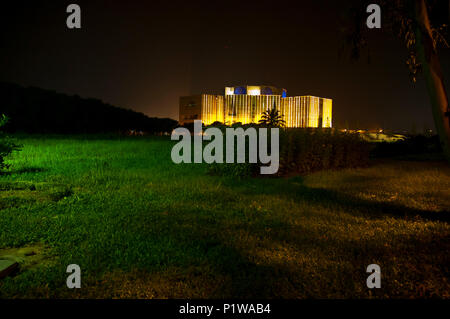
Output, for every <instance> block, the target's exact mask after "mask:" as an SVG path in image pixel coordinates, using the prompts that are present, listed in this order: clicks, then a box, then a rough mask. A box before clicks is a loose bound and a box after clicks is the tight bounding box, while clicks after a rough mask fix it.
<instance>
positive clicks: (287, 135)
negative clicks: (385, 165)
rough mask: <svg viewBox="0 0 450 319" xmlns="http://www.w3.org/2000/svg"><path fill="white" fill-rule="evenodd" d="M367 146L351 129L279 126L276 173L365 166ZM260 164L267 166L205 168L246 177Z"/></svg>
mask: <svg viewBox="0 0 450 319" xmlns="http://www.w3.org/2000/svg"><path fill="white" fill-rule="evenodd" d="M245 128H246V127H244V129H245ZM268 145H270V142H269V143H268ZM370 148H371V147H370V144H369V143H367V142H365V141H364V140H362V139H361V138H360V137H359V135H358V134H354V133H344V132H339V131H337V130H334V129H312V128H295V129H280V168H279V171H278V175H287V174H291V173H296V174H308V173H311V172H315V171H319V170H326V169H341V168H353V167H363V166H367V165H368V161H369V154H370ZM247 151H248V149H247ZM246 158H247V159H248V157H247V156H246ZM262 165H264V166H266V164H261V163H256V164H251V163H244V164H238V163H234V164H228V163H223V164H217V163H214V164H211V165H209V167H208V171H209V173H210V174H214V175H223V176H235V177H248V176H255V175H258V174H259V171H260V170H259V168H260V167H261V166H262Z"/></svg>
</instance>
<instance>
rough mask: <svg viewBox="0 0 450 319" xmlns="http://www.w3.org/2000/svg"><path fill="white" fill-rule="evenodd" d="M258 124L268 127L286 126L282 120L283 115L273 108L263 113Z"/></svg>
mask: <svg viewBox="0 0 450 319" xmlns="http://www.w3.org/2000/svg"><path fill="white" fill-rule="evenodd" d="M258 123H259V124H262V125H266V126H270V127H285V126H286V121H285V120H283V115H281V113H280V111H278V110H277V109H275V108H272V109H271V110H266V111H264V112H263V113H262V116H261V119H260V120H259V122H258Z"/></svg>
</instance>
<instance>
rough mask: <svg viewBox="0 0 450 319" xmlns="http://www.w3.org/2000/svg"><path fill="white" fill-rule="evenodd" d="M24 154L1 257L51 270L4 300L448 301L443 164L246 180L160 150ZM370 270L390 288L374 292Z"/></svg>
mask: <svg viewBox="0 0 450 319" xmlns="http://www.w3.org/2000/svg"><path fill="white" fill-rule="evenodd" d="M20 142H21V143H22V144H23V145H24V148H23V151H22V152H20V153H16V154H15V155H14V156H13V158H12V159H11V161H10V162H11V163H12V164H13V166H12V168H11V170H10V171H9V172H8V173H7V174H4V175H2V176H0V255H1V254H2V250H3V251H4V252H8V253H10V252H11V251H12V250H11V249H12V248H21V247H27V246H29V245H37V247H39V249H38V251H39V253H40V254H42V255H43V256H44V257H45V258H44V257H42V258H40V259H39V263H38V264H35V265H34V266H33V267H23V268H22V269H23V270H22V271H21V272H20V273H18V274H16V275H15V276H14V277H8V278H5V279H3V280H1V281H0V297H2V298H11V297H27V298H28V297H39V298H49V297H50V298H55V297H59V298H80V297H81V298H84V297H89V298H110V297H116V298H117V297H121V298H175V297H176V298H222V297H248V298H266V297H269V298H270V297H277V298H311V297H313V298H370V297H382V298H384V297H403V298H405V297H406V298H408V297H442V298H448V297H449V291H450V289H449V288H450V283H449V273H450V272H449V265H450V260H449V259H450V257H449V256H450V253H449V252H450V241H449V239H450V227H449V225H448V216H449V207H450V168H449V166H448V165H447V164H445V163H442V162H426V161H420V162H415V161H388V160H386V161H377V162H374V163H372V165H371V166H370V167H369V168H362V169H348V170H342V171H336V172H320V173H315V174H312V175H309V176H307V177H291V178H250V179H243V180H236V179H232V178H230V177H218V176H210V175H208V174H207V173H206V172H207V167H206V165H199V164H183V165H175V164H173V163H172V162H171V160H170V150H171V145H173V144H172V142H170V141H168V140H167V139H164V138H126V139H125V138H124V139H104V140H102V139H93V138H92V139H89V140H83V139H81V138H75V137H74V138H61V137H60V138H31V137H22V138H21V140H20ZM42 247H45V248H42ZM8 249H9V250H8ZM373 263H375V264H379V265H380V266H381V272H382V288H381V289H374V290H370V289H368V288H367V287H366V278H367V276H368V274H367V273H366V272H365V269H366V267H367V266H368V265H369V264H373ZM69 264H78V265H80V267H81V270H82V288H81V289H77V290H70V289H68V288H66V284H65V282H66V278H67V276H68V274H67V273H66V272H65V271H66V267H67V265H69Z"/></svg>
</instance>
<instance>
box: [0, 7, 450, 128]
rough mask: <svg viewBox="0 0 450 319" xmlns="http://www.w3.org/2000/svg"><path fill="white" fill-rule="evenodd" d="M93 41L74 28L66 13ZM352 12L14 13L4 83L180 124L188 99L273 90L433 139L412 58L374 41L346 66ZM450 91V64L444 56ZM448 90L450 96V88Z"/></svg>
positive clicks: (375, 37)
mask: <svg viewBox="0 0 450 319" xmlns="http://www.w3.org/2000/svg"><path fill="white" fill-rule="evenodd" d="M69 3H77V4H79V5H80V6H81V10H82V29H81V30H70V29H68V28H67V27H66V18H67V15H68V14H67V13H66V6H67V5H68V4H69ZM345 6H346V2H345V1H334V0H329V1H325V0H311V1H307V0H305V1H301V0H297V1H246V0H241V1H216V0H209V1H197V0H186V1H183V2H174V1H169V0H166V1H153V0H147V1H143V0H142V1H138V0H129V1H111V0H110V1H106V0H105V1H95V0H89V1H76V0H72V1H62V0H59V1H56V0H55V1H39V0H35V1H20V0H18V1H14V5H13V6H11V5H10V6H8V7H5V6H4V4H3V3H2V10H1V14H0V19H1V20H0V26H1V29H0V34H1V36H2V38H1V42H0V46H1V47H0V70H1V72H0V80H2V81H9V82H14V83H18V84H21V85H24V86H37V87H42V88H45V89H52V90H56V91H59V92H64V93H69V94H78V95H80V96H82V97H95V98H99V99H102V100H103V101H105V102H108V103H111V104H113V105H117V106H122V107H126V108H131V109H134V110H137V111H141V112H143V113H145V114H147V115H149V116H158V117H171V118H174V119H178V98H179V96H181V95H189V94H191V93H223V88H224V87H225V86H226V85H235V84H269V85H275V86H278V87H283V88H286V89H287V90H288V95H290V96H294V95H317V96H322V97H328V98H332V99H333V100H334V101H333V117H334V119H333V120H334V124H335V125H336V124H338V125H339V124H340V125H343V124H344V123H345V122H348V123H349V124H350V126H353V127H355V126H358V127H361V128H375V127H384V128H395V129H411V128H412V127H413V126H415V127H416V128H417V130H418V131H422V129H423V128H424V126H426V127H432V126H433V120H432V116H431V110H430V106H429V99H428V96H427V92H426V89H425V86H424V83H423V79H422V78H420V79H419V82H418V83H417V84H412V83H411V82H410V80H409V76H408V70H407V68H406V66H405V56H406V50H405V49H404V48H403V46H402V45H401V43H399V42H398V41H397V40H395V39H394V38H391V37H389V36H388V35H384V34H382V33H381V32H380V31H372V32H371V35H370V43H371V45H370V47H371V63H370V64H368V63H367V59H366V58H364V56H363V58H362V59H361V61H359V62H357V63H352V62H350V60H349V59H348V58H347V57H346V56H341V57H340V56H339V49H340V47H341V45H342V37H341V34H340V32H339V22H338V21H339V18H340V12H341V11H342V10H343V9H345ZM440 54H441V62H442V65H443V69H444V74H445V76H446V77H447V79H449V75H450V72H449V71H450V52H449V50H448V49H446V50H441V51H440ZM447 86H448V85H447Z"/></svg>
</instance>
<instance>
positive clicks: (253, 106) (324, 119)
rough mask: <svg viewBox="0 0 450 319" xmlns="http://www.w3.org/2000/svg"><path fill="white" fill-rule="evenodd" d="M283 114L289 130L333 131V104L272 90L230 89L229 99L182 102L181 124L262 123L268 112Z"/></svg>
mask: <svg viewBox="0 0 450 319" xmlns="http://www.w3.org/2000/svg"><path fill="white" fill-rule="evenodd" d="M273 108H275V109H276V110H278V111H280V113H281V115H282V117H283V119H284V120H285V121H286V126H287V127H316V128H318V127H323V128H331V127H332V100H331V99H326V98H321V97H315V96H310V95H306V96H294V97H288V96H287V93H286V90H284V89H278V88H275V87H272V86H237V87H226V88H225V95H212V94H199V95H193V96H184V97H181V98H180V120H179V122H180V124H181V125H185V124H189V123H192V122H193V121H194V120H201V121H202V123H203V124H204V125H210V124H212V123H214V122H221V123H225V124H227V125H231V124H234V123H239V122H240V123H242V124H249V123H258V121H259V120H260V119H261V116H262V114H263V112H264V111H266V110H270V109H273Z"/></svg>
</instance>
